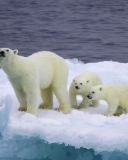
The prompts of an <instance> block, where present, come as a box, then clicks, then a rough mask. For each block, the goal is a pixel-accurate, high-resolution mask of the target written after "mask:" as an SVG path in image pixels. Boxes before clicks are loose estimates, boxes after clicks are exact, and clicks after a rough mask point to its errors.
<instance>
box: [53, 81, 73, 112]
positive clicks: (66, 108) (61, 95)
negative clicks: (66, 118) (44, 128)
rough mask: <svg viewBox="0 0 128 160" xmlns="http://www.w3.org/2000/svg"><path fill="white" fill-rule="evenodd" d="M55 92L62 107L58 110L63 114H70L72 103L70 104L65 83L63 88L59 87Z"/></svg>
mask: <svg viewBox="0 0 128 160" xmlns="http://www.w3.org/2000/svg"><path fill="white" fill-rule="evenodd" d="M53 92H54V93H55V95H56V97H57V99H58V101H59V103H60V106H59V108H57V109H56V110H59V111H62V112H63V113H69V112H70V108H71V106H70V103H69V97H68V92H67V88H66V87H65V86H63V83H62V85H61V86H57V87H55V88H54V89H53Z"/></svg>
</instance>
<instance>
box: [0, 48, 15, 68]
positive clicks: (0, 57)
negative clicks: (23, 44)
mask: <svg viewBox="0 0 128 160" xmlns="http://www.w3.org/2000/svg"><path fill="white" fill-rule="evenodd" d="M17 53H18V50H17V49H15V50H11V49H9V48H0V65H1V63H2V62H4V61H5V60H7V59H11V58H12V57H13V56H15V55H16V54H17Z"/></svg>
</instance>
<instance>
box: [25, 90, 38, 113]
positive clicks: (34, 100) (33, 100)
mask: <svg viewBox="0 0 128 160" xmlns="http://www.w3.org/2000/svg"><path fill="white" fill-rule="evenodd" d="M26 99H27V112H28V113H31V114H33V115H36V113H37V109H38V107H39V99H40V92H39V88H34V90H31V91H29V92H28V93H27V92H26Z"/></svg>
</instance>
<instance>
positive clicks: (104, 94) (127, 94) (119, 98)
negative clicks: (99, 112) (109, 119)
mask: <svg viewBox="0 0 128 160" xmlns="http://www.w3.org/2000/svg"><path fill="white" fill-rule="evenodd" d="M88 97H89V98H91V99H92V100H93V99H94V100H100V99H102V100H105V101H106V102H107V103H108V109H107V111H106V113H105V115H106V116H112V115H120V114H121V113H122V111H121V109H123V110H125V111H126V112H127V113H128V85H127V84H103V85H98V86H95V87H91V89H90V91H89V95H88Z"/></svg>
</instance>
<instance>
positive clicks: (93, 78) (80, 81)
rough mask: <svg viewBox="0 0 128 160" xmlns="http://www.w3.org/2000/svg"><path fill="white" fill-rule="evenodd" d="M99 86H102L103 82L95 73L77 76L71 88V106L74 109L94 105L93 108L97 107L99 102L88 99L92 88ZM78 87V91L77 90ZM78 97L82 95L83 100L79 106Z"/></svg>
mask: <svg viewBox="0 0 128 160" xmlns="http://www.w3.org/2000/svg"><path fill="white" fill-rule="evenodd" d="M99 84H101V80H100V78H99V77H98V75H96V74H95V73H93V72H84V73H82V74H79V75H78V76H76V77H75V78H74V79H73V81H72V83H71V85H70V88H69V96H70V102H71V106H72V107H74V108H82V107H86V106H88V105H92V106H95V105H97V104H98V101H97V100H93V101H90V100H89V99H88V98H87V95H88V92H89V89H90V87H91V86H95V85H99ZM76 87H77V88H78V89H76ZM77 95H81V96H82V98H83V100H82V102H81V103H80V105H78V104H77V99H76V97H77Z"/></svg>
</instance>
